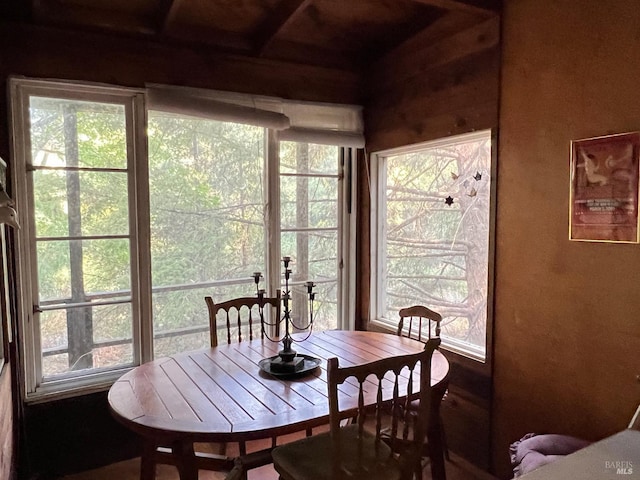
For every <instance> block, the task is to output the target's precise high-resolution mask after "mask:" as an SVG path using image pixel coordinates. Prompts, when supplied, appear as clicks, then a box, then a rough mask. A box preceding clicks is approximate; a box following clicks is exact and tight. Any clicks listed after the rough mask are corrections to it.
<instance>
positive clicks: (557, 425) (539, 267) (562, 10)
mask: <svg viewBox="0 0 640 480" xmlns="http://www.w3.org/2000/svg"><path fill="white" fill-rule="evenodd" d="M542 3H543V2H540V1H538V0H508V1H506V2H505V10H504V13H503V36H502V44H503V55H502V58H503V67H502V75H501V77H502V80H501V83H502V92H501V100H500V103H501V110H500V148H499V158H500V160H499V165H498V177H499V182H498V203H497V204H498V211H497V218H498V220H497V221H498V229H497V249H498V250H497V262H496V302H495V315H496V323H495V336H494V345H495V348H494V352H495V362H494V365H495V368H494V434H493V437H494V440H493V443H494V446H493V452H494V463H495V465H496V470H497V472H498V473H499V474H500V477H501V478H510V477H509V475H510V474H511V470H510V466H509V456H508V446H509V443H510V442H513V441H515V440H517V439H519V438H520V437H522V435H524V434H525V433H528V432H537V433H546V432H554V433H561V434H568V435H574V436H578V437H583V438H586V439H589V440H596V439H600V438H603V437H605V436H607V435H610V434H612V433H614V432H615V431H617V430H620V429H622V428H624V427H625V425H626V424H627V423H628V422H629V420H630V418H631V415H632V414H633V411H634V409H635V407H636V406H637V405H638V403H639V402H640V381H639V380H638V379H639V378H640V377H638V375H639V374H640V314H639V312H640V245H637V244H607V243H592V242H572V241H569V235H568V221H569V180H570V175H569V152H570V142H571V140H573V139H581V138H588V137H592V136H599V135H607V134H613V133H621V132H628V131H636V130H640V94H639V91H638V78H639V77H640V35H639V34H638V25H640V8H638V7H639V6H640V5H639V3H638V1H637V0H616V1H615V2H603V1H600V0H582V1H580V2H579V3H578V2H575V1H570V0H554V1H553V2H544V7H543V6H542ZM634 473H635V469H634ZM603 475H604V473H603Z"/></svg>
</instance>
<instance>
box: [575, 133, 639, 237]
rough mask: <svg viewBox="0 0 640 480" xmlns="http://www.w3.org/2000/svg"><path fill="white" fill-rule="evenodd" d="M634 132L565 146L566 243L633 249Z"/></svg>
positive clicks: (635, 203) (635, 204)
mask: <svg viewBox="0 0 640 480" xmlns="http://www.w3.org/2000/svg"><path fill="white" fill-rule="evenodd" d="M639 156H640V132H629V133H621V134H617V135H607V136H603V137H594V138H587V139H583V140H573V141H572V142H571V192H570V201H569V210H570V211H569V238H570V239H571V240H579V241H594V242H623V243H638V241H639V238H638V174H639V170H638V158H639Z"/></svg>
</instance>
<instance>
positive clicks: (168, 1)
mask: <svg viewBox="0 0 640 480" xmlns="http://www.w3.org/2000/svg"><path fill="white" fill-rule="evenodd" d="M181 4H182V0H162V3H161V6H160V11H159V13H158V33H159V34H164V33H167V32H168V31H169V30H170V29H171V26H172V24H173V22H174V20H175V18H176V15H177V12H178V9H179V8H180V6H181Z"/></svg>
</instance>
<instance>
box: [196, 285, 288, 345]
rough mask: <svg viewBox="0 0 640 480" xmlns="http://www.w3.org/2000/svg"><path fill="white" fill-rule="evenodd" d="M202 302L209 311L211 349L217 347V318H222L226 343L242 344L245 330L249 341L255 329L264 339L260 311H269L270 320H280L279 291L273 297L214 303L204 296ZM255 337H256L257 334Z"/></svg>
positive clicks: (235, 299)
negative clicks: (203, 301)
mask: <svg viewBox="0 0 640 480" xmlns="http://www.w3.org/2000/svg"><path fill="white" fill-rule="evenodd" d="M204 300H205V302H206V304H207V309H208V311H209V335H210V340H211V346H212V347H216V346H218V328H219V327H218V317H223V322H224V326H225V327H226V337H227V343H232V342H233V341H237V342H242V341H243V330H244V329H245V328H246V331H247V332H248V336H249V340H253V338H254V330H255V329H259V330H260V335H261V337H262V338H264V324H263V321H264V318H262V317H261V316H260V314H259V313H258V312H260V309H264V310H266V309H271V312H270V313H271V314H272V315H275V317H271V318H275V319H279V318H280V291H278V292H277V293H276V296H275V297H263V298H258V297H239V298H234V299H231V300H226V301H224V302H219V303H215V302H214V301H213V298H212V297H210V296H206V297H204ZM221 312H222V313H221ZM234 330H236V332H234ZM255 335H256V336H257V332H255Z"/></svg>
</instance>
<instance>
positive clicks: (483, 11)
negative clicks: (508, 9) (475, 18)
mask: <svg viewBox="0 0 640 480" xmlns="http://www.w3.org/2000/svg"><path fill="white" fill-rule="evenodd" d="M413 1H414V2H416V3H422V4H424V5H429V6H431V7H438V8H443V9H445V10H454V11H459V12H466V13H473V14H475V15H481V16H483V17H490V16H494V15H495V14H497V13H500V12H501V11H502V0H413Z"/></svg>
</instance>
